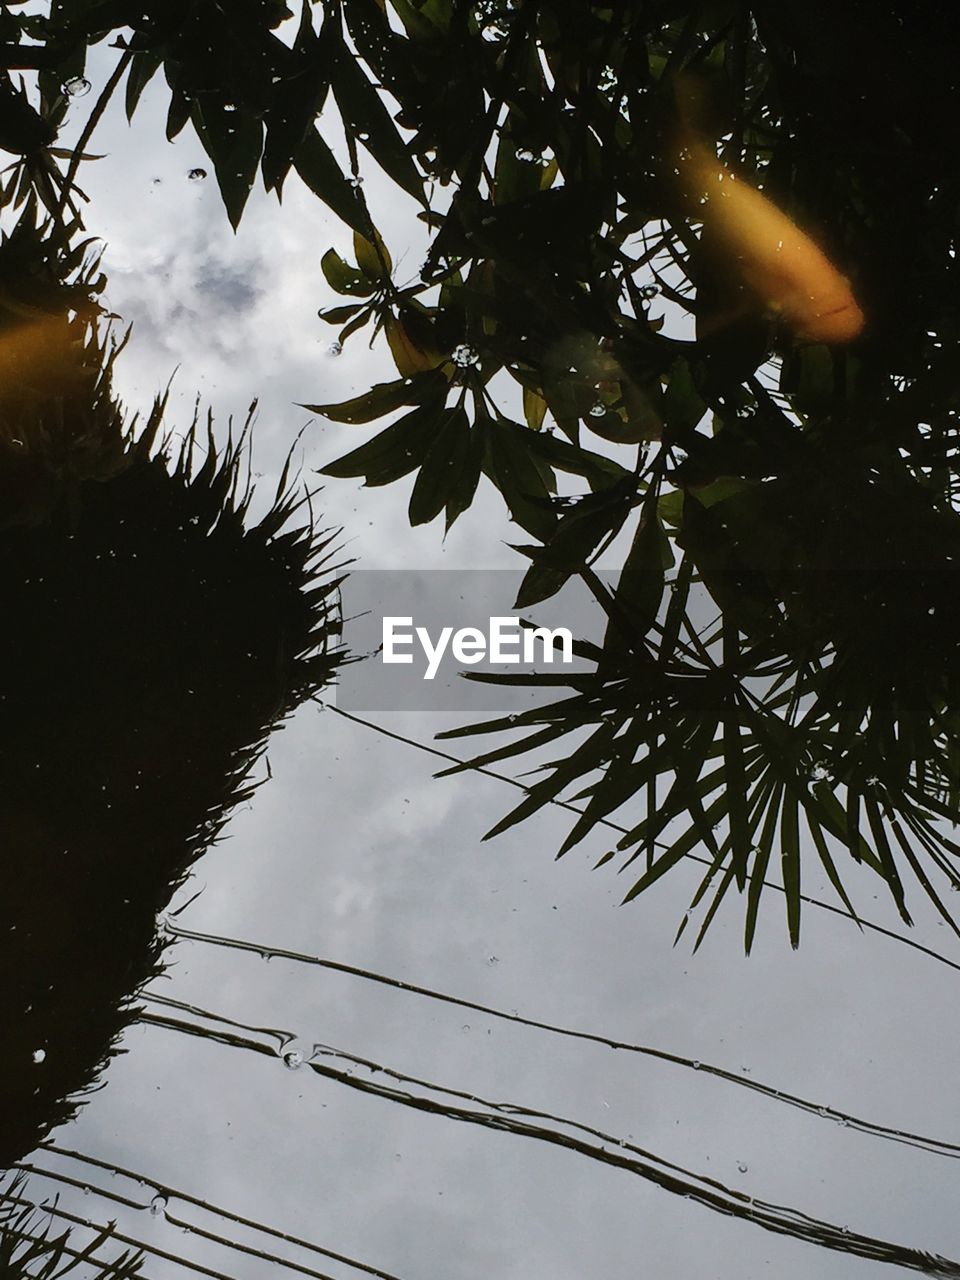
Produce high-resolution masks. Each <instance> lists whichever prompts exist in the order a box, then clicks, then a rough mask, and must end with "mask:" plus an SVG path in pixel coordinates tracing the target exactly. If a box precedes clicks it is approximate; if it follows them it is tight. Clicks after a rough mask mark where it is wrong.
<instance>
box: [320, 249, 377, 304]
mask: <svg viewBox="0 0 960 1280" xmlns="http://www.w3.org/2000/svg"><path fill="white" fill-rule="evenodd" d="M320 270H321V271H322V272H323V275H324V279H325V280H326V282H327V284H328V285H329V286H330V288H331V289H333V291H334V292H335V293H342V294H346V295H348V296H349V295H354V296H359V297H361V298H368V297H369V296H370V294H372V293H373V285H371V283H370V281H369V280H368V279H367V277H366V276H365V275H364V274H363V272H362V271H358V270H357V268H356V267H351V266H350V264H349V262H345V261H344V259H343V258H341V257H340V255H339V253H337V251H336V249H328V250H327V252H326V253H325V254H324V255H323V257H322V258H321V259H320Z"/></svg>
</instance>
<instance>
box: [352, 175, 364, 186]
mask: <svg viewBox="0 0 960 1280" xmlns="http://www.w3.org/2000/svg"><path fill="white" fill-rule="evenodd" d="M350 185H351V187H362V186H363V178H361V177H360V174H359V173H355V174H354V175H353V177H352V178H351V179H350Z"/></svg>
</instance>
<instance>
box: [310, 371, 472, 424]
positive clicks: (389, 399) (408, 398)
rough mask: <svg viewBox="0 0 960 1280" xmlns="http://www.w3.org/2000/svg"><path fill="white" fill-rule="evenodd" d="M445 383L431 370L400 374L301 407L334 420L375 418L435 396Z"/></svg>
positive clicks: (440, 375) (354, 421)
mask: <svg viewBox="0 0 960 1280" xmlns="http://www.w3.org/2000/svg"><path fill="white" fill-rule="evenodd" d="M446 386H447V380H446V378H444V377H443V375H442V374H437V373H435V372H433V371H431V372H430V373H419V374H416V375H415V376H414V377H412V378H397V379H396V380H395V381H393V382H378V383H377V384H376V386H374V387H371V388H370V390H369V391H364V393H363V394H362V395H359V396H353V397H352V398H351V399H350V400H341V401H340V402H339V404H301V405H300V408H301V409H309V411H310V412H311V413H320V414H322V415H323V416H324V417H325V418H330V420H331V421H332V422H350V423H362V422H373V420H374V419H375V418H382V417H383V416H384V414H386V413H392V412H393V411H394V410H395V409H399V408H400V407H401V406H402V405H405V404H423V403H425V402H426V401H427V400H429V399H431V398H436V397H437V396H438V395H439V394H440V391H441V390H445V389H446Z"/></svg>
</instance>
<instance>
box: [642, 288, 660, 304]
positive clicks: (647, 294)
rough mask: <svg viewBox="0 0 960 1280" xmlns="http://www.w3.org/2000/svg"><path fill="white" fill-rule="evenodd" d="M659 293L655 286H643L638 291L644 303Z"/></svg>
mask: <svg viewBox="0 0 960 1280" xmlns="http://www.w3.org/2000/svg"><path fill="white" fill-rule="evenodd" d="M659 292H660V290H659V289H658V288H657V286H656V285H655V284H645V285H644V286H643V288H642V289H641V290H640V297H641V298H643V300H644V302H649V301H650V300H651V299H652V298H655V297H657V295H658V294H659Z"/></svg>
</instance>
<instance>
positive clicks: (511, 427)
mask: <svg viewBox="0 0 960 1280" xmlns="http://www.w3.org/2000/svg"><path fill="white" fill-rule="evenodd" d="M537 435H539V432H533V431H530V430H529V428H527V427H520V426H517V424H516V423H513V422H506V421H503V420H500V419H497V420H492V419H491V420H490V421H489V422H488V424H487V440H488V442H489V448H490V453H489V466H490V477H491V479H492V480H493V482H494V484H495V485H496V486H497V488H498V489H499V490H500V493H501V496H502V497H503V500H504V502H506V504H507V506H508V507H509V509H510V514H511V515H512V516H513V518H514V520H515V521H516V522H517V524H518V525H520V527H521V528H523V529H526V530H527V532H528V533H532V534H533V535H534V536H535V537H538V538H540V539H542V540H544V541H545V540H546V539H547V538H549V537H550V535H551V533H552V532H553V530H554V528H555V526H556V516H555V515H554V513H553V509H552V506H551V503H550V492H549V490H548V489H547V487H546V485H545V484H544V482H543V477H542V476H541V474H540V472H539V470H538V469H537V467H536V466H535V465H534V463H533V460H532V458H531V457H530V450H529V445H528V443H527V442H528V441H529V440H530V439H531V438H532V437H536V436H537Z"/></svg>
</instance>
